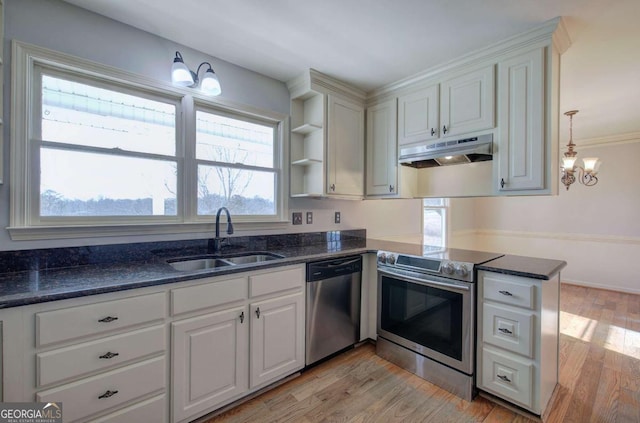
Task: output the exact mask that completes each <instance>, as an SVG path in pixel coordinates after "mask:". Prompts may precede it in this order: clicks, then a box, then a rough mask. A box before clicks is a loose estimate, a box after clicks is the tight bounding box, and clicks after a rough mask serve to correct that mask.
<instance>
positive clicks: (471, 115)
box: [440, 65, 495, 137]
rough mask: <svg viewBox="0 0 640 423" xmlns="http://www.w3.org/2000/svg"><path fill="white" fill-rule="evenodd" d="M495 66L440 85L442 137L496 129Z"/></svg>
mask: <svg viewBox="0 0 640 423" xmlns="http://www.w3.org/2000/svg"><path fill="white" fill-rule="evenodd" d="M494 109H495V83H494V66H493V65H491V66H487V67H486V68H482V69H479V70H477V71H474V72H470V73H468V74H465V75H462V76H459V77H456V78H452V79H449V80H447V81H444V82H442V83H441V84H440V137H448V136H450V135H458V134H466V133H471V132H475V131H480V130H483V129H490V128H493V127H494V126H495V117H494V116H495V112H494Z"/></svg>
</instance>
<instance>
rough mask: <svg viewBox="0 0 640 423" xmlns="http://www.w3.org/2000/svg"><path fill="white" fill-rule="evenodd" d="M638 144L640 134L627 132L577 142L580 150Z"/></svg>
mask: <svg viewBox="0 0 640 423" xmlns="http://www.w3.org/2000/svg"><path fill="white" fill-rule="evenodd" d="M637 142H640V132H627V133H625V134H616V135H607V136H604V137H594V138H584V139H581V140H576V141H575V143H576V146H577V147H578V148H595V147H610V146H613V145H623V144H635V143H637Z"/></svg>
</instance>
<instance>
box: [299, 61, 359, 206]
mask: <svg viewBox="0 0 640 423" xmlns="http://www.w3.org/2000/svg"><path fill="white" fill-rule="evenodd" d="M287 87H288V88H289V93H290V95H291V149H290V152H291V174H290V192H291V196H292V197H325V196H336V197H341V198H345V199H361V198H363V196H364V98H365V93H364V92H363V91H360V90H358V89H357V88H353V87H350V86H348V85H346V84H344V83H342V82H341V81H338V80H335V79H333V78H331V77H329V76H327V75H323V74H321V73H320V72H317V71H315V70H313V69H310V70H309V72H306V73H304V74H303V75H301V76H299V77H298V78H295V79H293V80H291V81H289V82H288V83H287Z"/></svg>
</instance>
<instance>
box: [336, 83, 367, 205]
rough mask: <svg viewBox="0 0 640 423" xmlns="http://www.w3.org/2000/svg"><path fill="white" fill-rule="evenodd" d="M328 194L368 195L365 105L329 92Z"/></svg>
mask: <svg viewBox="0 0 640 423" xmlns="http://www.w3.org/2000/svg"><path fill="white" fill-rule="evenodd" d="M328 101H329V105H328V115H329V117H328V137H327V194H336V195H357V196H362V195H364V107H362V106H361V105H359V104H356V103H354V102H351V101H348V100H344V99H342V98H339V97H336V96H333V95H329V100H328Z"/></svg>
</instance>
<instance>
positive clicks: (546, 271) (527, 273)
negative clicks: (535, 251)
mask: <svg viewBox="0 0 640 423" xmlns="http://www.w3.org/2000/svg"><path fill="white" fill-rule="evenodd" d="M566 265H567V262H566V261H561V260H550V259H542V258H535V257H524V256H514V255H506V256H502V257H500V258H497V259H495V260H491V261H490V262H487V263H485V264H481V265H480V266H478V267H477V269H478V270H488V271H490V272H496V273H503V274H506V275H514V276H522V277H525V278H533V279H543V280H549V279H551V277H553V276H554V275H556V274H557V273H558V272H560V270H562V269H564V267H565V266H566Z"/></svg>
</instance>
